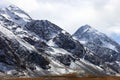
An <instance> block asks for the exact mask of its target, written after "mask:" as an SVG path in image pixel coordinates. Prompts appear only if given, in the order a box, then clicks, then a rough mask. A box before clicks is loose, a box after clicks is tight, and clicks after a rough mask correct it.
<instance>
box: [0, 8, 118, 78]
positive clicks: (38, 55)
mask: <svg viewBox="0 0 120 80" xmlns="http://www.w3.org/2000/svg"><path fill="white" fill-rule="evenodd" d="M0 44H1V45H0V72H2V73H6V74H10V75H14V76H28V77H34V76H43V75H62V74H68V73H78V74H81V75H79V76H84V75H88V74H92V75H95V76H105V75H116V74H117V72H118V70H116V69H115V70H114V69H112V68H110V69H111V70H107V69H108V67H104V66H103V63H104V61H106V58H109V56H107V57H105V55H101V56H102V57H100V56H98V54H101V53H97V54H94V53H90V50H87V51H86V50H85V48H86V47H85V48H84V46H83V45H82V44H81V43H80V42H79V41H78V40H76V39H74V38H73V36H72V35H70V34H69V33H68V32H66V31H64V30H63V29H61V28H60V27H59V26H57V25H55V24H53V23H51V22H49V21H47V20H33V19H32V18H31V17H30V16H29V15H28V14H27V13H25V12H24V11H23V10H21V9H20V8H18V7H16V6H9V7H7V8H4V9H1V10H0ZM100 49H101V50H102V48H101V46H100ZM103 49H104V48H103ZM106 49H107V48H106ZM107 50H108V52H112V51H113V52H115V54H117V51H114V50H112V49H110V50H111V51H109V49H107ZM116 50H117V49H116ZM91 51H92V48H91ZM110 54H111V53H110ZM114 57H115V58H116V57H118V54H117V55H114ZM114 57H111V58H113V59H110V60H111V61H106V62H113V61H116V59H115V60H114ZM101 58H103V60H101ZM117 59H118V58H117ZM97 64H102V66H100V65H97ZM114 64H115V63H114ZM116 64H117V62H116ZM104 65H106V64H104ZM110 66H111V67H113V65H112V64H110ZM116 67H117V66H116ZM114 68H115V67H114ZM117 68H118V67H117ZM112 73H114V74H112Z"/></svg>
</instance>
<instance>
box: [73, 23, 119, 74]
mask: <svg viewBox="0 0 120 80" xmlns="http://www.w3.org/2000/svg"><path fill="white" fill-rule="evenodd" d="M73 36H74V37H75V38H77V40H79V41H80V42H81V43H82V44H83V45H84V46H85V47H87V48H88V49H89V50H90V51H91V52H93V53H94V55H96V56H98V57H99V58H98V59H100V61H98V59H96V60H94V61H93V59H92V58H91V59H92V60H91V59H90V57H89V59H88V60H89V61H90V62H92V63H94V64H96V65H103V64H105V65H107V67H110V68H111V69H114V70H115V71H117V72H119V71H120V70H119V69H120V65H119V64H120V45H119V44H118V43H116V42H115V41H114V40H112V39H110V38H109V37H108V36H106V35H105V34H103V33H101V32H99V31H97V30H96V29H94V28H92V27H91V26H89V25H85V26H82V27H80V28H79V29H78V30H77V31H76V32H75V33H74V35H73ZM96 58H97V57H96ZM96 61H97V62H98V63H96Z"/></svg>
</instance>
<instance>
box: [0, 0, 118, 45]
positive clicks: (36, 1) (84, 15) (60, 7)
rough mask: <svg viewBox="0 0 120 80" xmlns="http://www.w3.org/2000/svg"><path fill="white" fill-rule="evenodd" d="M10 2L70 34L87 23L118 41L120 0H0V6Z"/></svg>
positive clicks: (33, 16)
mask: <svg viewBox="0 0 120 80" xmlns="http://www.w3.org/2000/svg"><path fill="white" fill-rule="evenodd" d="M10 3H12V4H14V5H16V6H18V7H20V8H21V9H23V10H24V11H26V12H28V14H29V15H30V16H31V17H32V18H34V19H47V20H49V21H51V22H53V23H55V24H57V25H58V26H60V27H61V28H63V29H65V30H66V31H68V32H69V33H71V34H72V33H74V32H75V31H76V30H77V29H78V28H79V27H80V26H82V25H85V24H88V25H91V26H92V27H94V28H96V29H98V30H99V31H101V32H103V33H106V34H107V35H108V36H111V37H112V38H114V39H116V40H117V41H118V42H119V43H120V0H0V7H4V6H5V5H8V4H10Z"/></svg>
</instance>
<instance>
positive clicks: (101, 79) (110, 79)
mask: <svg viewBox="0 0 120 80" xmlns="http://www.w3.org/2000/svg"><path fill="white" fill-rule="evenodd" d="M6 80H120V77H82V78H78V77H40V78H17V79H6Z"/></svg>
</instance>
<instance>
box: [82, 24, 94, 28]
mask: <svg viewBox="0 0 120 80" xmlns="http://www.w3.org/2000/svg"><path fill="white" fill-rule="evenodd" d="M82 27H83V28H86V29H89V28H92V27H91V26H90V25H88V24H86V25H84V26H81V28H82Z"/></svg>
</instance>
